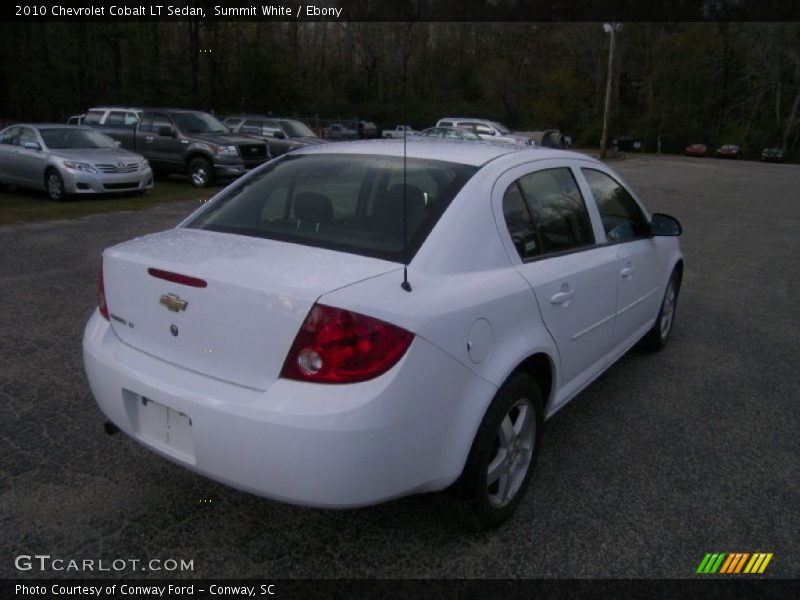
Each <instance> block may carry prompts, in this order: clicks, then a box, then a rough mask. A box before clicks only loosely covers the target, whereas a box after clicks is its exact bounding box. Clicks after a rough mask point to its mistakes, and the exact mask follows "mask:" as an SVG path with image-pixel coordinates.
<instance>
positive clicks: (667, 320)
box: [642, 271, 680, 351]
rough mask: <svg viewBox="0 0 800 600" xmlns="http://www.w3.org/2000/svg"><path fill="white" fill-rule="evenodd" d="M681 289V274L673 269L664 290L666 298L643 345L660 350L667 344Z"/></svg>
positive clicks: (643, 340)
mask: <svg viewBox="0 0 800 600" xmlns="http://www.w3.org/2000/svg"><path fill="white" fill-rule="evenodd" d="M679 290H680V276H679V275H678V272H677V271H673V272H672V276H671V277H670V278H669V283H667V289H666V291H665V292H664V299H663V300H662V301H661V308H660V309H659V311H658V318H657V319H656V322H655V324H654V325H653V328H652V329H651V330H650V331H648V332H647V334H646V335H645V336H644V338H642V346H643V347H644V348H646V349H647V350H653V351H658V350H661V349H662V348H664V347H665V346H666V345H667V341H668V340H669V335H670V333H672V326H673V325H674V324H675V311H676V309H677V307H678V291H679Z"/></svg>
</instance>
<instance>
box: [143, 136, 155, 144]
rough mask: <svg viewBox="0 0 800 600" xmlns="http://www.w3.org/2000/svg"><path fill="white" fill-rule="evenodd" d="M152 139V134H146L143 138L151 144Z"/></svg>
mask: <svg viewBox="0 0 800 600" xmlns="http://www.w3.org/2000/svg"><path fill="white" fill-rule="evenodd" d="M153 139H154V138H153V136H152V135H148V136H146V137H145V138H144V141H145V142H147V143H148V144H152V143H153Z"/></svg>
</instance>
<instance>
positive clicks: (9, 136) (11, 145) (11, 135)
mask: <svg viewBox="0 0 800 600" xmlns="http://www.w3.org/2000/svg"><path fill="white" fill-rule="evenodd" d="M21 131H22V128H21V127H9V128H8V129H6V130H4V131H3V134H2V136H0V182H3V183H15V182H16V179H15V178H14V175H13V173H12V170H11V169H10V168H9V166H10V165H11V162H12V161H13V160H14V153H15V152H17V150H18V148H17V145H16V144H17V139H18V138H19V134H20V132H21Z"/></svg>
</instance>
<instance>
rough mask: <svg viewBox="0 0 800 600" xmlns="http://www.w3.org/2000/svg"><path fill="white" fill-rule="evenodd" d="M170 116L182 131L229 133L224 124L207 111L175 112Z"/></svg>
mask: <svg viewBox="0 0 800 600" xmlns="http://www.w3.org/2000/svg"><path fill="white" fill-rule="evenodd" d="M172 118H173V119H174V120H175V125H177V127H178V129H180V130H181V131H182V132H183V133H229V132H228V128H227V127H225V125H223V124H222V123H220V122H219V121H217V119H216V118H215V117H213V116H211V115H209V114H208V113H202V112H176V113H172Z"/></svg>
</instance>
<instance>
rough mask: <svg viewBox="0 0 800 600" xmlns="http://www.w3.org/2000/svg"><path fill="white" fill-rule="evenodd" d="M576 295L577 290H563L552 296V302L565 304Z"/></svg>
mask: <svg viewBox="0 0 800 600" xmlns="http://www.w3.org/2000/svg"><path fill="white" fill-rule="evenodd" d="M574 295H575V290H563V291H561V292H558V293H557V294H554V295H553V296H552V297H551V298H550V302H551V303H552V304H564V303H565V302H568V301H569V300H572V297H573V296H574Z"/></svg>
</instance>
